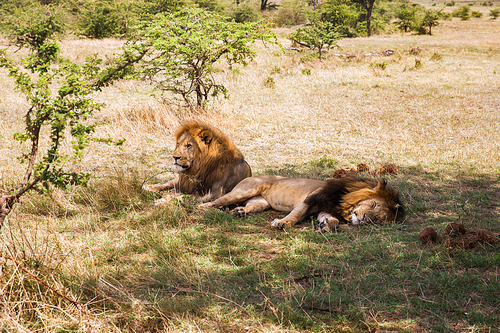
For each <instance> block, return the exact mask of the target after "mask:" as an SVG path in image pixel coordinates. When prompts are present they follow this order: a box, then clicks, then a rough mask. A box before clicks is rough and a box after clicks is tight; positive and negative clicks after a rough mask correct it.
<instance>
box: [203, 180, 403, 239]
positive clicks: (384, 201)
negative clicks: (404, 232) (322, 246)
mask: <svg viewBox="0 0 500 333" xmlns="http://www.w3.org/2000/svg"><path fill="white" fill-rule="evenodd" d="M240 203H245V205H244V206H242V207H237V208H236V209H235V210H234V212H235V213H236V214H237V215H239V216H242V217H243V216H246V214H248V213H255V212H261V211H264V210H266V209H269V208H272V209H274V210H278V211H284V212H290V214H288V215H287V216H285V217H284V218H282V219H276V220H274V221H273V222H272V226H273V227H276V228H287V227H291V226H293V225H294V224H295V223H297V222H299V221H301V220H303V219H304V218H305V217H307V216H309V215H315V216H317V217H318V220H319V222H320V225H319V228H320V230H321V231H328V230H332V229H333V228H335V227H336V226H337V225H338V224H339V223H340V222H341V221H346V222H351V223H353V224H358V223H365V222H372V223H384V222H388V221H396V220H400V219H401V218H402V217H403V216H404V210H403V207H402V205H401V202H400V200H399V196H398V194H397V192H396V191H394V190H393V189H392V188H390V187H389V186H387V184H386V182H385V181H376V180H369V179H361V178H342V179H329V180H326V181H321V180H314V179H305V178H288V177H281V176H272V175H264V176H255V177H250V178H247V179H244V180H243V181H241V182H240V183H239V184H238V185H237V186H236V187H235V188H234V189H233V190H232V191H231V192H229V193H227V194H225V195H224V196H222V197H220V198H218V199H217V200H214V201H212V202H207V203H206V204H204V205H202V206H203V207H220V206H227V205H231V204H240Z"/></svg>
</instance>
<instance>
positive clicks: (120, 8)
mask: <svg viewBox="0 0 500 333" xmlns="http://www.w3.org/2000/svg"><path fill="white" fill-rule="evenodd" d="M186 7H199V8H202V9H204V10H207V11H209V12H213V13H216V14H218V15H223V16H225V17H227V18H229V19H232V20H234V21H235V22H256V21H259V20H262V19H264V18H266V19H268V20H269V21H271V22H272V24H273V25H274V26H275V27H293V26H298V25H304V24H307V23H308V22H309V23H310V22H312V21H316V22H319V21H322V22H327V25H328V26H329V27H331V28H332V29H334V30H335V32H336V33H338V34H339V35H341V36H342V37H356V36H370V35H372V34H378V33H390V32H394V31H395V29H400V30H402V31H404V32H410V31H414V32H417V33H428V32H429V30H430V29H429V28H425V26H426V22H425V20H424V18H425V17H426V15H427V19H426V20H427V27H429V25H428V24H429V22H428V21H429V17H430V18H436V19H446V18H449V15H445V14H444V13H443V12H442V11H441V12H439V11H437V10H432V9H430V10H426V9H425V8H424V7H423V6H420V5H418V4H414V3H411V1H409V0H324V1H319V0H282V1H279V0H278V1H272V0H70V1H63V0H9V1H4V2H2V3H0V24H1V28H2V30H3V32H4V33H5V32H9V30H10V29H11V27H12V26H13V25H15V24H16V17H18V16H21V15H25V13H26V12H30V11H31V12H39V13H40V14H43V13H50V15H52V16H53V17H54V20H53V21H54V22H55V23H56V24H59V25H60V30H61V31H60V32H63V33H71V34H74V35H77V36H84V37H88V38H107V37H127V36H128V35H130V33H131V29H132V27H133V26H135V25H137V23H138V21H139V20H140V18H141V16H144V15H155V14H158V13H170V12H175V11H177V10H180V9H183V8H186ZM429 13H430V14H431V15H429ZM462 16H463V15H462ZM472 17H474V16H473V15H472ZM394 23H396V24H394ZM430 26H431V27H432V23H431V25H430Z"/></svg>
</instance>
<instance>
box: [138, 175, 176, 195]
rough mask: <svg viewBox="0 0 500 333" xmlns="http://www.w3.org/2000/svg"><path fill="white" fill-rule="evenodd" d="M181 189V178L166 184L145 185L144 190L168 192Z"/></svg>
mask: <svg viewBox="0 0 500 333" xmlns="http://www.w3.org/2000/svg"><path fill="white" fill-rule="evenodd" d="M176 187H177V188H178V187H179V177H177V178H175V179H172V180H170V181H168V182H166V183H158V184H149V185H148V184H144V185H143V186H142V188H143V189H144V190H146V191H149V192H159V191H163V190H168V189H171V188H176Z"/></svg>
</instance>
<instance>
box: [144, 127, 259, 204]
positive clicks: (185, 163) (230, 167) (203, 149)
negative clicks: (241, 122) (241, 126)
mask: <svg viewBox="0 0 500 333" xmlns="http://www.w3.org/2000/svg"><path fill="white" fill-rule="evenodd" d="M175 138H176V147H175V149H174V151H173V153H172V156H173V158H174V168H175V170H176V171H177V172H178V173H179V176H178V177H177V178H175V179H173V180H171V181H169V182H167V183H161V184H154V185H147V186H145V189H146V190H148V191H161V190H165V189H171V188H174V189H175V190H176V191H177V192H180V193H183V194H199V195H201V196H202V198H201V201H203V202H204V201H209V200H214V199H216V198H219V197H220V196H222V195H224V194H225V193H227V192H229V191H231V189H233V188H234V187H235V186H236V184H238V183H239V182H240V181H241V180H243V179H245V178H247V177H250V176H251V175H252V171H251V169H250V166H249V165H248V163H247V162H246V161H245V160H244V158H243V154H242V153H241V152H240V150H239V149H238V148H236V146H235V145H234V144H233V143H232V142H231V140H229V138H228V137H227V136H225V135H224V134H223V133H222V132H221V131H220V130H218V129H216V128H214V127H212V126H210V125H207V124H205V123H202V122H197V121H189V122H185V123H183V124H182V125H181V126H180V127H179V128H178V129H177V131H176V133H175ZM158 203H159V204H161V201H159V202H158Z"/></svg>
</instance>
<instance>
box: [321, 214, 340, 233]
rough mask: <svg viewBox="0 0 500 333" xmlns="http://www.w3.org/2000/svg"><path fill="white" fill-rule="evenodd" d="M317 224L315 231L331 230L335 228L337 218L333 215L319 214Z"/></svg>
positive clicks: (337, 222) (337, 223)
mask: <svg viewBox="0 0 500 333" xmlns="http://www.w3.org/2000/svg"><path fill="white" fill-rule="evenodd" d="M318 221H319V224H318V225H317V226H316V232H320V233H323V232H331V231H334V230H336V229H337V226H338V225H339V223H340V222H339V220H338V219H337V218H335V217H333V216H321V217H319V218H318Z"/></svg>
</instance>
